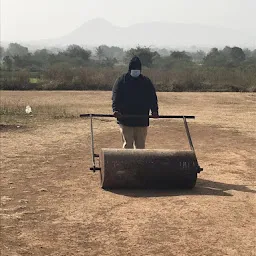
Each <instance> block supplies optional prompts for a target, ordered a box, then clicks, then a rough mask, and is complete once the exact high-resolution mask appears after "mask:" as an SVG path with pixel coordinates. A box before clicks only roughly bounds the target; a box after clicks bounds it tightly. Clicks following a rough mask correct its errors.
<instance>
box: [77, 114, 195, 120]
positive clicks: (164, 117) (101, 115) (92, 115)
mask: <svg viewBox="0 0 256 256" xmlns="http://www.w3.org/2000/svg"><path fill="white" fill-rule="evenodd" d="M80 117H112V118H114V115H109V114H81V115H80ZM121 118H154V117H153V116H151V115H149V116H146V115H122V116H121ZM121 118H120V119H121ZM158 118H160V119H171V118H173V119H174V118H180V119H183V118H186V119H195V116H175V115H171V116H164V115H163V116H159V117H158ZM154 119H156V118H154Z"/></svg>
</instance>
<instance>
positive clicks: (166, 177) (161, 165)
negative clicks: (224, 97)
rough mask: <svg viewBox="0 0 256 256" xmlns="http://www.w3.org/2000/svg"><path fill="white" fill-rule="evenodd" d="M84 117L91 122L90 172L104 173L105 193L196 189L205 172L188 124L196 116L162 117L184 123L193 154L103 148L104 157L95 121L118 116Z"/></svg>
mask: <svg viewBox="0 0 256 256" xmlns="http://www.w3.org/2000/svg"><path fill="white" fill-rule="evenodd" d="M80 116H81V117H89V118H90V122H91V147H92V165H93V166H92V167H91V168H90V170H92V171H93V172H96V171H100V177H101V187H102V188H103V189H115V188H168V187H182V188H193V187H194V186H195V185H196V180H197V174H198V173H200V172H201V171H202V170H203V169H202V168H201V167H200V166H199V164H198V161H197V157H196V153H195V150H194V146H193V143H192V139H191V135H190V132H189V127H188V123H187V119H194V118H195V117H194V116H160V117H159V118H160V119H163V118H168V119H169V118H179V119H183V122H184V127H185V130H186V134H187V137H188V141H189V145H190V149H191V150H190V151H172V150H160V149H155V150H149V149H110V148H103V149H101V152H100V154H95V153H94V137H93V117H114V116H113V115H104V114H82V115H80ZM129 117H132V118H133V117H134V116H125V118H129ZM136 117H140V116H136ZM143 117H145V116H143ZM146 117H147V116H146ZM149 118H152V116H149ZM96 158H99V163H100V166H99V167H97V166H96V161H95V159H96Z"/></svg>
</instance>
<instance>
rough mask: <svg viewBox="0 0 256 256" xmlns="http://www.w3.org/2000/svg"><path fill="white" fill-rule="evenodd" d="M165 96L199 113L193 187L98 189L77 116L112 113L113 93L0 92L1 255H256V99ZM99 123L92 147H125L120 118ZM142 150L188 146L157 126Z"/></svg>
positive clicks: (170, 107) (171, 123)
mask: <svg viewBox="0 0 256 256" xmlns="http://www.w3.org/2000/svg"><path fill="white" fill-rule="evenodd" d="M158 96H159V105H160V113H161V114H174V115H175V114H181V115H182V114H184V115H195V116H196V119H195V120H191V121H189V126H190V130H191V135H192V138H193V142H194V146H195V149H196V152H197V156H198V160H199V164H200V166H201V167H203V168H204V171H203V172H202V173H201V174H200V175H199V179H198V183H197V185H196V187H195V188H194V189H193V190H191V191H187V190H177V189H176V190H174V189H169V190H118V191H104V190H102V189H101V188H100V187H99V181H100V179H99V174H98V173H96V174H93V173H91V172H90V171H89V170H88V169H89V167H90V165H91V157H90V131H89V121H88V120H85V119H83V120H82V119H80V118H79V117H78V115H79V114H80V113H90V112H93V113H97V112H100V113H111V93H110V92H8V91H3V92H1V107H2V110H1V113H4V115H2V118H1V125H0V129H1V176H0V178H1V210H0V216H1V241H0V248H1V256H17V255H24V256H25V255H26V256H30V255H48V256H50V255H51V256H69V255H76V256H82V255H89V256H90V255H111V256H113V255H143V256H144V255H148V256H149V255H159V256H163V255H167V256H169V255H170V256H172V255H179V256H180V255H181V256H182V255H197V256H199V255H202V256H203V255H214V256H218V255H219V256H223V255H232V256H233V255H236V256H243V255H244V256H250V255H256V187H255V186H256V157H255V156H256V128H255V125H256V94H255V93H246V94H243V93H159V94H158ZM26 105H30V106H31V107H32V110H33V113H32V114H33V115H25V106H26ZM94 123H95V136H96V146H97V152H98V151H99V148H101V147H110V148H115V147H121V137H120V134H119V130H118V127H117V125H116V122H115V120H111V119H102V120H100V119H97V120H95V122H94ZM147 147H148V148H158V149H168V148H169V149H177V150H180V149H188V148H189V146H188V142H187V139H186V135H185V132H184V128H183V125H182V122H181V121H176V120H154V121H153V122H151V127H150V129H149V137H148V141H147Z"/></svg>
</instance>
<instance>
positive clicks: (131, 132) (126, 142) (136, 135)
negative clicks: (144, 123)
mask: <svg viewBox="0 0 256 256" xmlns="http://www.w3.org/2000/svg"><path fill="white" fill-rule="evenodd" d="M120 131H121V135H122V140H123V148H130V149H131V148H137V149H144V148H145V144H146V137H147V131H148V127H130V126H125V125H120Z"/></svg>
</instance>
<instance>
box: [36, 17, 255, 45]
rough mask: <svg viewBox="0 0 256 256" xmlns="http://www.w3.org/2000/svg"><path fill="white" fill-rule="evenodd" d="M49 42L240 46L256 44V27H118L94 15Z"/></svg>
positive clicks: (53, 43) (169, 25)
mask: <svg viewBox="0 0 256 256" xmlns="http://www.w3.org/2000/svg"><path fill="white" fill-rule="evenodd" d="M36 43H37V44H38V43H40V44H45V45H68V44H79V45H91V46H92V45H101V44H107V45H117V46H122V47H126V46H127V47H128V46H136V45H146V46H152V47H155V46H157V47H159V46H160V47H189V46H192V45H196V46H201V47H223V46H226V45H229V46H234V45H236V46H240V47H256V33H255V31H239V30H233V29H227V28H217V27H213V26H205V25H197V24H180V23H175V24H173V23H164V22H151V23H140V24H135V25H132V26H129V27H117V26H114V25H112V24H111V23H110V22H108V21H106V20H104V19H93V20H91V21H88V22H86V23H84V24H83V25H82V26H80V27H79V28H77V29H75V30H74V31H72V32H71V33H69V34H67V35H65V36H63V37H60V38H55V39H49V40H42V41H40V42H38V41H37V42H36Z"/></svg>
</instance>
